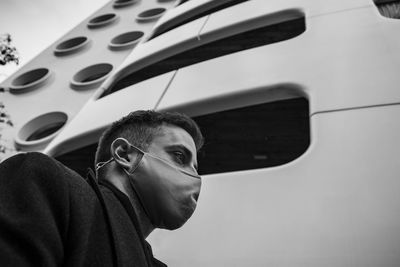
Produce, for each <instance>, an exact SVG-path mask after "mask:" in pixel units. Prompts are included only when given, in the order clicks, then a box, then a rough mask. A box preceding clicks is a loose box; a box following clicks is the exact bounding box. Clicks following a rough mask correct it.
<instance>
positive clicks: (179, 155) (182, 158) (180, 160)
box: [173, 151, 185, 164]
mask: <svg viewBox="0 0 400 267" xmlns="http://www.w3.org/2000/svg"><path fill="white" fill-rule="evenodd" d="M173 154H174V157H175V159H176V160H177V162H178V163H180V164H183V163H185V155H184V154H183V153H182V152H180V151H175V152H173Z"/></svg>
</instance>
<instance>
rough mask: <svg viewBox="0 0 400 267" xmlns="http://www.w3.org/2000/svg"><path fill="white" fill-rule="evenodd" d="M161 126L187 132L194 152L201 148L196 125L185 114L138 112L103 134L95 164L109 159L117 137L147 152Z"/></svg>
mask: <svg viewBox="0 0 400 267" xmlns="http://www.w3.org/2000/svg"><path fill="white" fill-rule="evenodd" d="M163 124H171V125H174V126H178V127H180V128H182V129H184V130H185V131H186V132H188V133H189V134H190V136H191V137H192V138H193V141H194V143H195V145H196V151H199V150H200V148H201V147H202V146H203V143H204V138H203V135H202V134H201V131H200V129H199V127H198V125H197V124H196V122H194V121H193V120H192V119H191V118H189V117H188V116H186V115H185V114H182V113H177V112H166V111H153V110H138V111H134V112H131V113H129V114H128V115H127V116H125V117H123V118H122V119H120V120H118V121H116V122H114V123H113V124H112V125H111V126H110V127H109V128H107V129H106V130H105V131H104V132H103V134H102V136H101V138H100V141H99V144H98V146H97V151H96V159H95V164H97V163H99V162H105V161H107V160H109V159H110V158H111V152H110V147H111V144H112V142H113V141H114V140H115V139H117V138H118V137H123V138H125V139H126V140H128V141H129V142H130V143H131V144H132V145H134V146H137V147H138V148H140V149H142V150H144V151H147V148H148V147H149V145H150V144H151V142H152V141H153V138H154V136H155V135H156V134H157V133H158V132H159V131H160V129H161V126H162V125H163Z"/></svg>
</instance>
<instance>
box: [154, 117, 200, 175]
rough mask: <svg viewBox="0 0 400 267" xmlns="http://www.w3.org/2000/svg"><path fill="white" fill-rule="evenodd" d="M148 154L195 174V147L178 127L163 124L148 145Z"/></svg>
mask: <svg viewBox="0 0 400 267" xmlns="http://www.w3.org/2000/svg"><path fill="white" fill-rule="evenodd" d="M148 153H150V154H153V155H155V156H157V157H160V158H162V159H165V160H167V161H168V162H170V163H171V164H173V165H175V166H177V167H178V168H180V169H183V170H185V171H187V172H189V173H197V154H196V145H195V143H194V141H193V138H192V137H191V136H190V134H189V133H188V132H186V131H185V130H184V129H182V128H180V127H177V126H174V125H171V124H163V125H162V126H161V129H160V131H159V132H158V133H157V134H156V135H155V136H154V138H153V140H152V143H151V144H150V145H149V147H148Z"/></svg>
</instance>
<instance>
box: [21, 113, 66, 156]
mask: <svg viewBox="0 0 400 267" xmlns="http://www.w3.org/2000/svg"><path fill="white" fill-rule="evenodd" d="M67 120H68V116H67V114H65V113H64V112H58V111H56V112H50V113H46V114H43V115H40V116H38V117H36V118H34V119H32V120H30V121H29V122H27V123H26V124H25V125H24V126H22V127H21V128H20V130H19V131H18V133H17V136H16V137H15V143H16V145H17V147H18V148H19V149H22V150H31V149H38V148H39V147H42V146H43V145H44V144H46V143H48V142H49V141H50V140H51V139H53V138H54V137H55V136H56V135H57V133H58V132H59V131H60V129H61V128H62V127H63V126H64V125H65V123H66V122H67Z"/></svg>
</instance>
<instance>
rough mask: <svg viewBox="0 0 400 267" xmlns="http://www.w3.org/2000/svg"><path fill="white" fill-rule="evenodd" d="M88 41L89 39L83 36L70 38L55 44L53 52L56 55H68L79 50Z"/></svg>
mask: <svg viewBox="0 0 400 267" xmlns="http://www.w3.org/2000/svg"><path fill="white" fill-rule="evenodd" d="M88 43H89V39H88V38H87V37H85V36H79V37H75V38H71V39H68V40H66V41H64V42H62V43H60V44H59V45H57V47H56V49H55V51H54V53H55V54H56V55H69V54H72V53H75V52H77V51H79V50H81V49H82V48H83V47H84V46H85V45H87V44H88Z"/></svg>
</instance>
